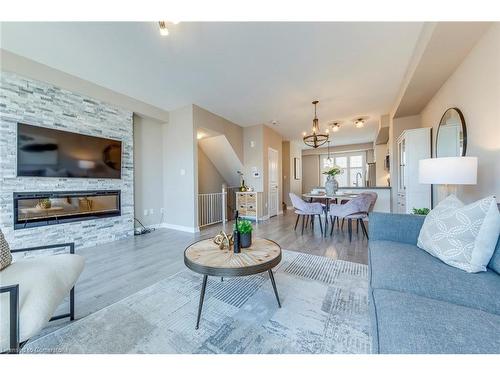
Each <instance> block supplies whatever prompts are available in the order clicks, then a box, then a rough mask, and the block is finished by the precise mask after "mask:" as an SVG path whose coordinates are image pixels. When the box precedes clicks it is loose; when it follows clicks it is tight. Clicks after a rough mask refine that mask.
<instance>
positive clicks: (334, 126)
mask: <svg viewBox="0 0 500 375" xmlns="http://www.w3.org/2000/svg"><path fill="white" fill-rule="evenodd" d="M330 127H331V128H332V132H338V131H339V130H340V123H339V122H332V123H331V124H330Z"/></svg>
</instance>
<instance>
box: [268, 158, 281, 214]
mask: <svg viewBox="0 0 500 375" xmlns="http://www.w3.org/2000/svg"><path fill="white" fill-rule="evenodd" d="M268 159H269V167H268V171H269V198H268V203H267V207H268V212H269V217H272V216H276V215H278V205H279V197H278V190H279V189H278V187H279V185H278V181H279V180H278V178H279V177H278V151H276V150H274V149H272V148H269V151H268Z"/></svg>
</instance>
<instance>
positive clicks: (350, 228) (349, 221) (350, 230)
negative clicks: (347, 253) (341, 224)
mask: <svg viewBox="0 0 500 375" xmlns="http://www.w3.org/2000/svg"><path fill="white" fill-rule="evenodd" d="M347 230H348V231H349V242H352V220H351V219H347Z"/></svg>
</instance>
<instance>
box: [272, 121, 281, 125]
mask: <svg viewBox="0 0 500 375" xmlns="http://www.w3.org/2000/svg"><path fill="white" fill-rule="evenodd" d="M271 124H273V125H278V124H279V122H278V121H277V120H272V121H271Z"/></svg>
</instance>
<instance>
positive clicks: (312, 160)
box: [302, 142, 373, 192]
mask: <svg viewBox="0 0 500 375" xmlns="http://www.w3.org/2000/svg"><path fill="white" fill-rule="evenodd" d="M355 151H366V162H367V163H368V162H371V161H373V143H372V142H370V143H360V144H354V145H343V146H332V147H330V154H332V155H333V154H336V153H344V152H355ZM327 154H328V150H327V149H326V148H324V147H321V148H316V149H305V150H302V192H309V191H311V189H313V188H315V187H318V186H320V183H321V176H320V157H321V155H327Z"/></svg>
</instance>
